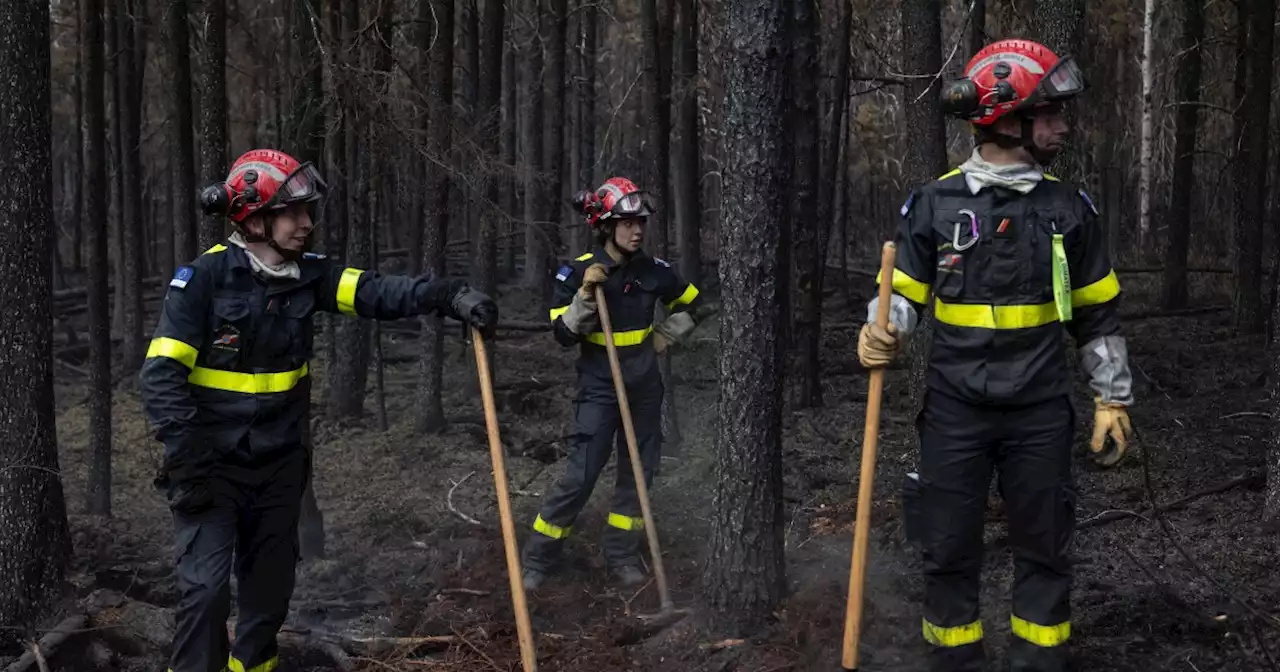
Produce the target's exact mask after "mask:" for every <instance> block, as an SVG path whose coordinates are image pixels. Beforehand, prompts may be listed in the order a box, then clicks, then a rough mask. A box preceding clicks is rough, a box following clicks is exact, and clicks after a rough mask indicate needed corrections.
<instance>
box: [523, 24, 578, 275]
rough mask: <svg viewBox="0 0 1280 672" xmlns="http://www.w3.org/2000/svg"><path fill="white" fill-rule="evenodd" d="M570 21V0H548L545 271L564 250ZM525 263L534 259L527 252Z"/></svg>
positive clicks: (544, 128)
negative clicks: (562, 214)
mask: <svg viewBox="0 0 1280 672" xmlns="http://www.w3.org/2000/svg"><path fill="white" fill-rule="evenodd" d="M567 22H568V6H567V3H566V0H548V2H547V7H546V10H545V11H544V12H543V13H542V35H543V38H544V39H545V41H544V42H543V44H544V45H545V48H546V76H545V79H543V80H542V87H543V88H542V95H543V98H544V100H545V101H546V103H545V104H546V110H545V111H544V114H543V116H542V170H543V172H544V173H545V175H546V177H547V183H546V185H545V186H543V187H542V191H541V198H542V209H541V217H542V230H543V241H544V244H545V247H544V248H543V250H542V255H543V258H542V259H541V261H540V262H539V263H540V264H542V265H543V269H544V271H546V270H548V269H550V268H551V265H552V263H553V262H554V259H555V255H556V254H558V253H559V252H560V247H561V244H560V217H561V212H563V208H564V207H565V206H564V203H565V200H566V199H565V194H563V193H561V192H563V191H564V174H565V172H566V170H567V168H568V161H567V160H566V159H565V152H564V109H565V105H564V102H565V94H566V92H567V90H568V88H567V86H566V84H565V46H566V44H565V33H566V25H567ZM525 254H526V258H525V264H530V263H532V259H531V258H530V257H529V256H528V255H531V254H533V250H528V251H526V252H525ZM551 280H552V278H551V275H550V273H546V272H544V273H543V275H542V283H541V285H540V288H541V289H542V294H543V297H544V299H550V298H551V286H552V285H551Z"/></svg>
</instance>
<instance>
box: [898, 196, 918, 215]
mask: <svg viewBox="0 0 1280 672" xmlns="http://www.w3.org/2000/svg"><path fill="white" fill-rule="evenodd" d="M915 200H916V192H914V191H913V192H911V194H910V195H909V196H907V202H906V203H903V204H902V208H901V209H899V210H898V214H899V215H902V216H903V217H906V216H907V213H908V212H911V204H912V203H913V202H915Z"/></svg>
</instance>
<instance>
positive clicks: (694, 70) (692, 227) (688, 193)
mask: <svg viewBox="0 0 1280 672" xmlns="http://www.w3.org/2000/svg"><path fill="white" fill-rule="evenodd" d="M679 67H680V79H681V84H682V86H683V87H684V91H683V92H681V96H682V97H681V98H680V106H679V115H678V122H677V123H678V124H679V126H680V146H679V152H680V156H679V159H678V160H679V162H680V183H681V191H682V192H683V193H682V194H680V195H679V204H678V207H679V208H680V221H679V239H680V274H681V275H683V276H684V279H685V280H687V281H689V282H692V283H693V284H695V285H697V284H700V283H701V282H702V165H701V163H702V162H701V159H702V136H701V134H700V129H699V123H698V116H699V114H698V3H697V1H696V0H680V66H679Z"/></svg>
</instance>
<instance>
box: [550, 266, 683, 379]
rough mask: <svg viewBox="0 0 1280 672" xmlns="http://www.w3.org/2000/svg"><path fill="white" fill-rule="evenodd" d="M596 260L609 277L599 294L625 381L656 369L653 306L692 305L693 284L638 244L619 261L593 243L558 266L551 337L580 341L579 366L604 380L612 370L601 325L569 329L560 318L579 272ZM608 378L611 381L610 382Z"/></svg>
mask: <svg viewBox="0 0 1280 672" xmlns="http://www.w3.org/2000/svg"><path fill="white" fill-rule="evenodd" d="M596 263H601V264H604V265H605V266H607V267H609V269H610V270H609V278H608V280H606V281H605V282H604V285H603V287H604V297H605V301H606V302H607V303H608V309H609V318H610V320H611V326H612V327H613V344H614V346H615V347H616V348H617V349H618V362H619V364H620V365H621V367H622V374H623V381H624V382H625V383H626V384H628V385H630V384H634V383H639V382H641V381H644V380H645V379H646V377H648V376H656V375H658V369H657V367H658V359H657V356H656V354H655V352H654V350H653V339H652V338H651V336H652V334H653V318H654V307H655V306H656V305H657V304H658V302H661V303H663V304H664V305H665V306H666V307H667V310H668V311H670V312H679V311H681V310H688V309H691V308H694V307H696V306H697V299H698V288H697V287H695V286H693V285H692V284H690V283H689V282H686V281H685V280H684V279H683V278H681V277H680V274H679V273H677V272H676V270H675V269H674V268H672V267H671V264H668V263H667V262H666V261H663V260H662V259H656V258H654V257H651V256H649V255H648V254H646V253H645V252H644V251H643V250H640V251H637V252H636V253H635V254H633V255H631V257H630V258H628V259H627V260H626V261H625V262H624V263H622V264H619V263H617V262H615V261H614V260H613V259H612V258H611V257H610V256H609V253H608V252H606V251H605V249H604V248H603V247H597V248H596V249H595V251H593V252H588V253H586V254H584V255H582V256H580V257H578V258H577V259H575V260H574V261H573V263H569V264H565V265H563V266H561V267H560V270H559V271H558V272H557V273H556V280H557V282H556V285H555V292H554V294H553V295H552V299H551V312H550V315H551V321H552V323H553V326H554V331H555V338H556V340H557V341H558V342H559V343H560V344H562V345H565V346H573V345H580V355H579V357H578V363H577V369H578V372H579V373H581V374H585V375H589V376H592V377H594V378H597V379H600V380H603V381H612V380H613V374H612V372H611V369H610V368H609V355H608V350H606V348H605V337H604V331H603V330H602V328H601V327H599V325H597V328H596V330H595V331H593V332H590V333H588V334H585V335H582V336H578V335H576V334H574V333H573V332H571V331H569V329H568V328H567V327H565V326H564V320H563V319H561V316H562V315H564V314H565V312H566V311H567V310H569V304H570V303H571V302H572V301H573V295H574V294H575V293H577V291H578V289H579V288H580V287H582V274H583V273H585V272H586V270H587V267H589V266H591V265H592V264H596ZM609 384H610V385H612V383H611V382H610V383H609Z"/></svg>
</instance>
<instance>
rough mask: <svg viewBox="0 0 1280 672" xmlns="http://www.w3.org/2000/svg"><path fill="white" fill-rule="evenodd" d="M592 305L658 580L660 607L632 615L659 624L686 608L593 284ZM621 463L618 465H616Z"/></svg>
mask: <svg viewBox="0 0 1280 672" xmlns="http://www.w3.org/2000/svg"><path fill="white" fill-rule="evenodd" d="M595 295H596V306H597V310H598V311H599V314H600V326H601V328H602V329H603V330H604V344H605V346H604V347H605V349H606V350H607V351H608V352H609V368H610V369H611V371H612V372H613V389H614V392H615V393H616V394H617V397H618V409H619V410H620V411H621V412H622V429H623V431H624V432H625V433H626V436H627V454H629V455H630V456H631V472H632V473H633V474H634V475H635V479H636V494H637V495H638V496H639V498H640V511H641V512H642V513H643V515H644V533H645V535H646V536H647V537H648V538H649V553H650V555H651V556H652V557H653V576H654V578H655V579H656V580H657V583H658V598H659V600H660V601H661V604H662V606H661V608H660V609H659V611H658V613H656V614H636V618H638V619H640V620H642V621H645V622H648V623H662V622H666V621H668V620H672V619H678V618H680V617H681V616H682V615H684V614H687V613H688V610H687V609H676V606H675V603H674V602H672V601H671V593H669V592H668V591H667V573H666V570H664V569H663V568H662V550H661V549H660V548H659V547H658V530H657V528H655V527H654V525H653V511H652V510H651V509H650V508H649V487H648V486H647V485H646V484H645V482H644V468H643V467H642V466H641V465H640V449H639V448H637V447H636V429H635V425H634V424H632V422H631V404H630V402H628V401H627V387H626V385H623V384H622V365H621V364H619V363H618V350H617V346H615V345H614V344H613V324H612V322H610V320H609V306H608V305H606V304H605V300H604V288H603V287H600V286H596V289H595ZM619 466H621V465H619Z"/></svg>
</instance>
